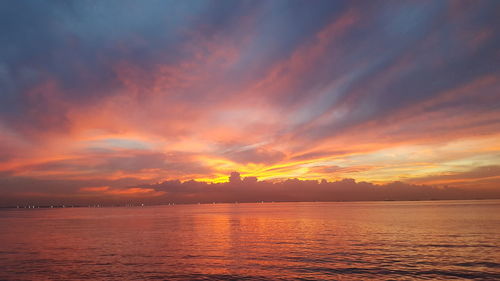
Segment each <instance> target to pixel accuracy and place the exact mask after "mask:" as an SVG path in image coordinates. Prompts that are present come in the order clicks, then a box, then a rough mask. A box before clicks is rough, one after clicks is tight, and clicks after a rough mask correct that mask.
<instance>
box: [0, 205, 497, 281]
mask: <svg viewBox="0 0 500 281" xmlns="http://www.w3.org/2000/svg"><path fill="white" fill-rule="evenodd" d="M96 279H105V280H280V279H282V280H328V279H330V280H352V279H356V280H367V279H383V280H413V279H429V280H437V279H460V280H463V279H478V280H500V201H435V202H368V203H264V204H216V205H175V206H154V207H130V208H126V207H116V208H65V209H9V210H0V280H96Z"/></svg>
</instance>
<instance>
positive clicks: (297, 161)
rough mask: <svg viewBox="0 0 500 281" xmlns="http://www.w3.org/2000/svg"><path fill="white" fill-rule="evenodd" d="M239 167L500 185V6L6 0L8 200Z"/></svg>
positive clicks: (0, 95) (271, 175)
mask: <svg viewBox="0 0 500 281" xmlns="http://www.w3.org/2000/svg"><path fill="white" fill-rule="evenodd" d="M233 171H237V172H239V173H240V174H241V176H242V178H244V177H257V178H258V179H259V180H261V181H264V180H267V181H272V182H280V181H284V180H286V179H289V178H297V179H300V180H321V179H326V180H327V181H340V180H342V179H346V178H348V179H354V180H355V181H356V182H369V183H372V184H376V185H384V184H388V183H391V182H395V181H401V182H404V183H406V184H411V185H428V186H445V185H448V186H453V187H458V188H465V189H489V190H492V189H494V190H499V189H500V1H486V0H483V1H449V2H448V1H330V0H328V1H278V0H276V1H259V0H257V1H232V0H231V1H166V0H161V1H153V0H148V1H122V0H120V1H35V0H33V1H0V197H3V198H4V199H5V200H4V201H2V202H3V203H2V204H8V203H15V202H18V201H19V200H21V199H26V200H28V199H29V200H34V199H33V198H35V199H36V198H46V197H51V198H54V197H58V196H59V197H61V196H62V197H64V196H66V197H71V196H85V195H86V194H100V195H101V196H120V195H124V196H131V195H132V196H134V195H137V196H146V197H147V196H151V197H156V196H164V197H166V198H168V194H166V193H165V192H163V191H159V190H156V189H155V188H154V184H158V183H162V182H164V181H172V180H180V181H181V182H182V181H187V180H191V179H194V180H196V181H205V182H215V183H219V182H227V181H228V176H229V174H230V173H231V172H233ZM146 185H151V186H153V187H145V186H146ZM207 192H209V190H207ZM6 198H8V199H6ZM16 200H17V201H16ZM0 203H1V202H0Z"/></svg>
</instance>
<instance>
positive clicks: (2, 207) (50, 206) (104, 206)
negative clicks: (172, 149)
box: [0, 198, 500, 210]
mask: <svg viewBox="0 0 500 281" xmlns="http://www.w3.org/2000/svg"><path fill="white" fill-rule="evenodd" d="M488 200H492V201H495V200H500V198H474V199H425V200H419V199H416V200H338V201H260V202H254V201H252V202H199V203H161V204H109V205H103V204H90V205H81V204H78V205H76V204H75V205H40V206H37V205H19V206H0V209H23V210H24V209H26V210H32V209H71V208H118V207H122V208H123V207H125V208H142V207H155V206H172V207H174V206H176V205H238V204H278V203H280V204H281V203H369V202H378V203H380V202H436V201H488Z"/></svg>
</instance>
